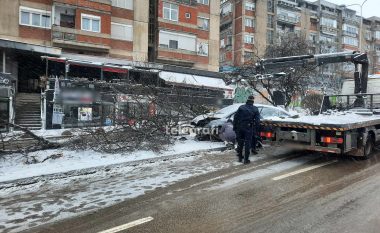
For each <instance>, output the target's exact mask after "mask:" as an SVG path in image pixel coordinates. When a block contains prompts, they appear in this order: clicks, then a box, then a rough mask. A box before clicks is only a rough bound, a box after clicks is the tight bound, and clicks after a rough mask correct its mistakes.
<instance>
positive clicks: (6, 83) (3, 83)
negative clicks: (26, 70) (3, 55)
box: [0, 73, 13, 87]
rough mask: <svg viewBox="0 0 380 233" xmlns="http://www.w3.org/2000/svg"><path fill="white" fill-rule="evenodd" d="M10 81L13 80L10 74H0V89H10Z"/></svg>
mask: <svg viewBox="0 0 380 233" xmlns="http://www.w3.org/2000/svg"><path fill="white" fill-rule="evenodd" d="M12 81H13V79H12V77H11V75H10V74H4V73H0V87H11V86H12Z"/></svg>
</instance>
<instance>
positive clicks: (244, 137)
mask: <svg viewBox="0 0 380 233" xmlns="http://www.w3.org/2000/svg"><path fill="white" fill-rule="evenodd" d="M254 99H255V98H254V97H253V96H249V97H248V99H247V102H246V104H244V105H242V106H240V107H239V109H238V110H237V112H236V113H235V117H234V131H235V132H236V137H237V141H238V149H237V151H238V154H237V156H238V158H239V162H242V161H243V147H244V148H245V150H244V164H249V163H250V162H251V161H250V160H249V154H250V150H251V142H252V136H253V133H254V131H256V130H255V129H256V127H257V126H258V125H259V123H260V113H259V110H258V109H257V107H256V106H254V105H253V103H254Z"/></svg>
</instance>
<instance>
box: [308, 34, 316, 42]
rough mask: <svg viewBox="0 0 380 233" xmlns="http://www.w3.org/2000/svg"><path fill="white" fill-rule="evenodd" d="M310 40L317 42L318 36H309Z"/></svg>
mask: <svg viewBox="0 0 380 233" xmlns="http://www.w3.org/2000/svg"><path fill="white" fill-rule="evenodd" d="M309 40H310V41H313V42H317V35H316V34H314V33H310V34H309Z"/></svg>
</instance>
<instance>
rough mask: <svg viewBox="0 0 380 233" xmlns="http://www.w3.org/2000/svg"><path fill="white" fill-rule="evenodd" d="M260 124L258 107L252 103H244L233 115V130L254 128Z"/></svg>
mask: <svg viewBox="0 0 380 233" xmlns="http://www.w3.org/2000/svg"><path fill="white" fill-rule="evenodd" d="M259 126H260V113H259V109H258V108H257V107H256V106H254V105H253V104H244V105H242V106H240V107H239V109H238V110H237V112H236V113H235V117H234V130H235V131H237V130H241V129H248V128H251V129H253V130H256V129H257V128H258V127H259Z"/></svg>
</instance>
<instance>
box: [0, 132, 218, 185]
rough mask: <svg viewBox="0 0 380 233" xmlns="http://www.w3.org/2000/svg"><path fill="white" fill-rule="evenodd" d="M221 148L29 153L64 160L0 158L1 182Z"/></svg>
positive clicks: (205, 144) (189, 145)
mask: <svg viewBox="0 0 380 233" xmlns="http://www.w3.org/2000/svg"><path fill="white" fill-rule="evenodd" d="M222 147H224V144H223V143H219V142H209V141H195V140H194V139H189V140H185V141H179V140H177V141H176V142H175V143H174V144H173V145H172V146H170V147H169V148H168V150H166V151H163V152H162V153H155V152H153V151H136V152H133V153H129V154H128V153H126V154H105V153H99V152H94V151H90V150H88V151H70V150H66V149H65V150H60V149H57V150H46V151H37V152H33V153H30V154H29V155H28V157H32V156H35V158H36V159H37V160H38V161H42V160H43V159H44V158H46V157H48V156H50V155H53V154H62V157H60V158H58V159H48V160H47V161H45V162H43V163H36V164H25V157H24V156H23V155H21V154H12V155H6V156H4V157H2V158H0V182H5V181H11V180H15V179H22V178H27V177H33V176H40V175H47V174H54V173H62V172H68V171H73V170H81V169H86V168H93V167H99V166H108V165H113V164H119V163H125V162H131V161H138V160H143V159H151V158H158V157H163V156H171V155H176V154H184V153H190V152H195V151H201V150H209V149H216V148H222Z"/></svg>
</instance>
